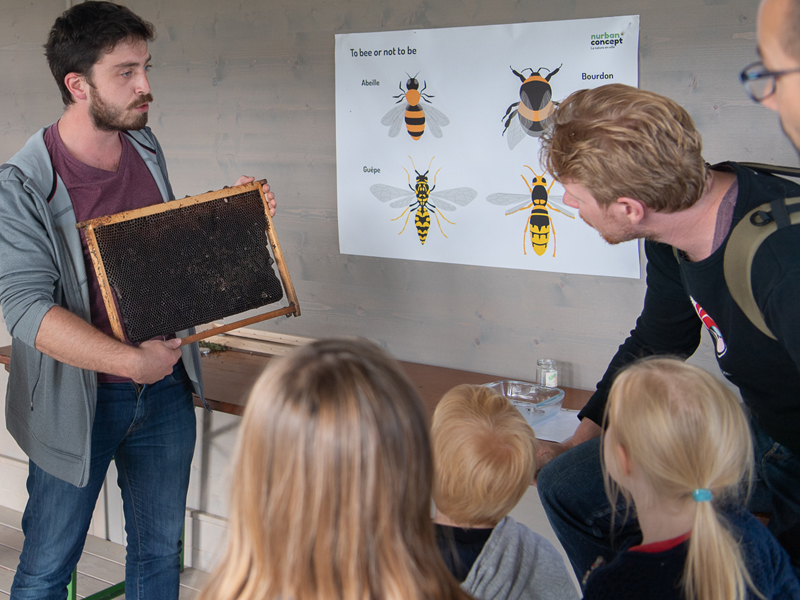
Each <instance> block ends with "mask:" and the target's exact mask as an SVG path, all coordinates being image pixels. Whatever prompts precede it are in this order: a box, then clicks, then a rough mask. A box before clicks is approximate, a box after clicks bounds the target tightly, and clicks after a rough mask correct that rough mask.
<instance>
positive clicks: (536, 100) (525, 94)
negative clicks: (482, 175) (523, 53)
mask: <svg viewBox="0 0 800 600" xmlns="http://www.w3.org/2000/svg"><path fill="white" fill-rule="evenodd" d="M563 66H564V65H563V64H561V65H559V66H558V68H557V69H556V70H555V71H550V69H547V67H539V70H538V71H534V70H533V69H530V68H528V69H522V72H523V73H524V72H525V71H530V72H531V75H530V77H528V78H527V79H526V78H525V76H524V75H523V74H522V73H517V71H515V70H514V67H509V68H510V69H511V72H512V73H514V75H516V76H517V77H519V80H520V81H521V82H522V85H521V86H520V88H519V102H514V104H512V105H511V106H509V107H508V109H507V110H506V114H505V115H503V118H502V119H501V120H505V125H506V126H505V129H503V135H505V133H506V131H508V138H506V139H507V140H508V147H509V148H510V149H512V150H513V148H514V146H516V145H517V144H519V143H520V142H521V141H522V138H524V137H525V134H526V133H527V134H528V135H530V136H533V137H539V136H540V135H542V133H543V132H544V130H545V129H547V128H548V127H549V126H550V123H551V122H552V120H553V117H552V115H553V111H554V110H555V106H554V105H553V88H551V87H550V79H551V78H552V77H553V75H555V74H556V73H558V72H559V71H560V70H561V67H563ZM542 69H547V70H548V71H550V72H549V73H548V75H547V77H543V76H542V75H541V71H542ZM514 117H517V118H514Z"/></svg>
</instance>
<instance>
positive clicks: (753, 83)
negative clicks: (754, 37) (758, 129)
mask: <svg viewBox="0 0 800 600" xmlns="http://www.w3.org/2000/svg"><path fill="white" fill-rule="evenodd" d="M758 53H759V56H760V57H761V60H760V61H758V62H755V63H753V64H751V65H749V66H747V67H745V69H744V70H743V71H742V73H741V76H740V77H741V80H742V83H743V84H744V86H745V89H746V90H747V92H748V94H750V97H751V98H752V99H753V100H755V101H756V102H760V103H761V104H763V105H764V106H766V107H767V108H769V109H770V110H774V111H775V112H777V113H778V114H779V115H780V119H781V126H782V127H783V131H784V133H785V134H786V136H787V137H788V138H789V139H790V140H791V142H792V144H794V147H795V148H797V149H798V151H800V2H797V1H795V0H764V1H763V2H762V3H761V7H760V9H759V12H758Z"/></svg>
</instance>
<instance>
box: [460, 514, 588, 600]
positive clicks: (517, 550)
mask: <svg viewBox="0 0 800 600" xmlns="http://www.w3.org/2000/svg"><path fill="white" fill-rule="evenodd" d="M461 587H462V588H464V589H465V590H466V591H467V592H469V593H470V594H472V595H473V596H474V597H475V598H477V599H478V600H578V599H579V598H580V596H579V595H578V591H577V589H576V588H575V586H574V585H573V583H572V580H571V579H570V577H569V574H568V573H567V568H566V566H565V565H564V560H563V559H562V558H561V555H560V554H559V553H558V551H557V550H556V549H555V548H554V547H553V545H552V544H551V543H550V542H548V541H547V540H546V539H545V538H543V537H542V536H540V535H538V534H536V533H534V532H533V531H531V530H530V529H528V528H527V527H525V526H524V525H521V524H519V523H517V522H516V521H515V520H514V519H512V518H511V517H506V518H505V519H503V520H502V521H500V523H498V525H497V527H495V529H494V531H493V532H492V535H491V537H490V538H489V540H488V541H487V542H486V545H485V546H484V547H483V551H482V552H481V554H480V555H479V556H478V560H476V561H475V564H474V565H473V566H472V569H471V570H470V572H469V574H468V575H467V578H466V579H465V580H464V583H463V584H462V585H461Z"/></svg>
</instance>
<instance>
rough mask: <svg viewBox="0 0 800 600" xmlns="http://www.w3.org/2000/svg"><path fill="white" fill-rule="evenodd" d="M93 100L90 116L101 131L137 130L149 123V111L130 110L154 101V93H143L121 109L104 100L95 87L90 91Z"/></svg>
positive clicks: (90, 105)
mask: <svg viewBox="0 0 800 600" xmlns="http://www.w3.org/2000/svg"><path fill="white" fill-rule="evenodd" d="M90 94H91V98H92V101H91V103H90V104H89V116H90V117H91V118H92V122H93V123H94V126H95V127H96V128H97V129H99V130H100V131H123V130H131V131H137V130H139V129H142V128H143V127H144V126H145V125H147V113H146V112H144V113H136V112H134V113H131V114H130V115H126V113H127V112H129V111H130V110H132V109H134V108H137V107H139V106H141V105H142V104H147V103H149V102H152V101H153V96H152V94H143V95H141V96H139V97H138V98H136V100H134V101H133V102H131V103H130V104H129V105H128V106H127V107H126V108H124V109H119V108H117V107H115V106H111V105H110V104H108V103H106V101H105V100H103V97H102V96H101V95H100V93H99V92H98V91H97V89H96V88H93V91H92V92H90Z"/></svg>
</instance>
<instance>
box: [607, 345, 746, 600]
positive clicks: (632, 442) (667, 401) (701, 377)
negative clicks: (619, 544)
mask: <svg viewBox="0 0 800 600" xmlns="http://www.w3.org/2000/svg"><path fill="white" fill-rule="evenodd" d="M605 420H606V424H607V425H608V430H607V433H605V434H604V435H605V436H608V437H609V438H610V442H611V444H612V447H616V446H618V445H619V446H622V447H623V448H624V449H625V450H626V452H627V454H628V455H629V456H630V459H631V461H632V462H633V463H635V465H636V466H637V467H638V469H639V472H640V473H641V474H642V476H643V477H644V478H645V480H646V481H647V483H648V487H649V488H650V489H651V490H652V492H653V493H654V494H655V495H656V496H657V497H660V498H665V499H672V500H684V501H686V502H692V503H694V504H695V506H696V509H697V510H696V513H695V518H694V526H693V527H692V535H691V538H690V542H689V550H688V556H687V559H686V566H685V567H684V575H683V586H684V594H685V597H686V598H687V600H731V599H743V598H745V596H746V592H747V588H748V587H750V588H751V589H753V590H754V591H755V593H756V595H759V596H760V594H759V592H758V590H756V589H755V588H754V587H753V583H752V580H751V578H750V575H749V573H748V572H747V568H746V566H745V563H744V558H743V556H742V553H741V551H740V549H739V545H738V540H737V539H736V538H735V537H734V535H733V534H732V533H731V531H730V528H729V525H728V522H727V519H726V518H725V517H724V515H723V514H721V513H720V512H719V511H718V508H717V507H718V506H725V504H726V503H728V502H731V501H734V500H736V499H738V498H739V496H740V495H741V494H742V492H743V491H744V492H745V493H749V484H750V481H751V479H752V473H753V443H752V439H751V437H750V429H749V425H748V422H747V417H746V416H745V414H744V411H743V410H742V407H741V406H740V403H739V400H738V399H737V398H736V396H735V395H734V394H733V392H731V391H730V390H729V389H728V388H726V387H725V385H724V384H723V383H722V382H721V381H719V380H718V379H716V378H715V377H713V376H712V375H710V374H709V373H707V372H706V371H704V370H702V369H700V368H698V367H694V366H692V365H688V364H686V363H684V362H682V361H680V360H677V359H672V358H657V359H650V360H645V361H642V362H638V363H635V364H634V365H633V366H631V367H628V368H627V369H625V370H624V371H622V372H621V373H620V374H619V375H618V376H617V378H616V380H615V381H614V384H613V385H612V387H611V392H610V395H609V401H608V405H607V406H606V416H605ZM606 458H607V459H609V458H610V460H612V461H615V460H617V458H616V453H614V454H613V455H612V456H611V457H606ZM603 472H604V477H605V481H606V489H607V491H608V496H609V499H610V500H611V503H612V505H614V504H615V503H616V498H617V493H618V491H619V489H621V488H619V487H618V484H616V482H614V481H613V480H612V479H611V477H610V475H609V474H608V472H607V470H606V468H605V462H604V466H603ZM696 489H708V490H710V491H711V492H712V494H713V497H714V499H713V502H695V501H694V499H693V497H692V492H693V491H694V490H696ZM621 491H622V492H623V495H624V496H625V498H626V499H627V500H628V502H630V495H629V493H628V492H627V491H626V490H624V489H622V490H621Z"/></svg>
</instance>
